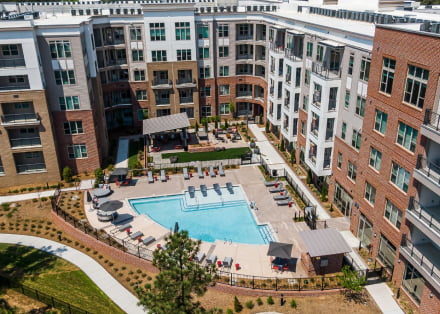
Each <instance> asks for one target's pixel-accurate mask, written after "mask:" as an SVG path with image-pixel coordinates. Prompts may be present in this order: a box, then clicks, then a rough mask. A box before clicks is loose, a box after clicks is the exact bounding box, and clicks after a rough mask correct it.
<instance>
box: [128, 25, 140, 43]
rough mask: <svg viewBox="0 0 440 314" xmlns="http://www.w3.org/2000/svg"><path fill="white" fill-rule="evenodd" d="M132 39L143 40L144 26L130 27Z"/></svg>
mask: <svg viewBox="0 0 440 314" xmlns="http://www.w3.org/2000/svg"><path fill="white" fill-rule="evenodd" d="M130 40H131V41H140V40H142V27H132V28H130Z"/></svg>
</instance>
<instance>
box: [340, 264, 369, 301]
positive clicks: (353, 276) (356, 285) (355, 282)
mask: <svg viewBox="0 0 440 314" xmlns="http://www.w3.org/2000/svg"><path fill="white" fill-rule="evenodd" d="M342 274H343V275H342V277H341V286H342V287H343V288H345V296H346V297H347V298H348V299H350V300H355V301H356V300H362V297H363V293H362V291H363V289H364V286H365V284H366V283H367V280H366V279H365V276H362V275H360V274H359V273H358V272H357V271H355V270H352V269H351V268H350V266H347V265H346V266H344V267H342Z"/></svg>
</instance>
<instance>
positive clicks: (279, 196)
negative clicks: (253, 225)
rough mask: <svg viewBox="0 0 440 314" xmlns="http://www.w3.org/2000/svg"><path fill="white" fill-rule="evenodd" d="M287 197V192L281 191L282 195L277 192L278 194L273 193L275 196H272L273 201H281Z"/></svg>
mask: <svg viewBox="0 0 440 314" xmlns="http://www.w3.org/2000/svg"><path fill="white" fill-rule="evenodd" d="M288 198H289V195H288V194H287V193H283V194H282V195H280V194H278V195H275V196H274V197H273V199H274V200H275V201H283V200H286V199H288Z"/></svg>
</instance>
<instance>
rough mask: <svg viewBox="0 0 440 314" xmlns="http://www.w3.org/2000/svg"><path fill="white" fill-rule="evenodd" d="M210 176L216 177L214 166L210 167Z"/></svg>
mask: <svg viewBox="0 0 440 314" xmlns="http://www.w3.org/2000/svg"><path fill="white" fill-rule="evenodd" d="M209 175H210V176H211V177H212V178H214V177H215V171H214V167H213V166H210V167H209Z"/></svg>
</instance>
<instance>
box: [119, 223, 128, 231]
mask: <svg viewBox="0 0 440 314" xmlns="http://www.w3.org/2000/svg"><path fill="white" fill-rule="evenodd" d="M130 228H131V224H125V225H123V226H119V227H118V231H119V232H123V231H126V230H128V229H130Z"/></svg>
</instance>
